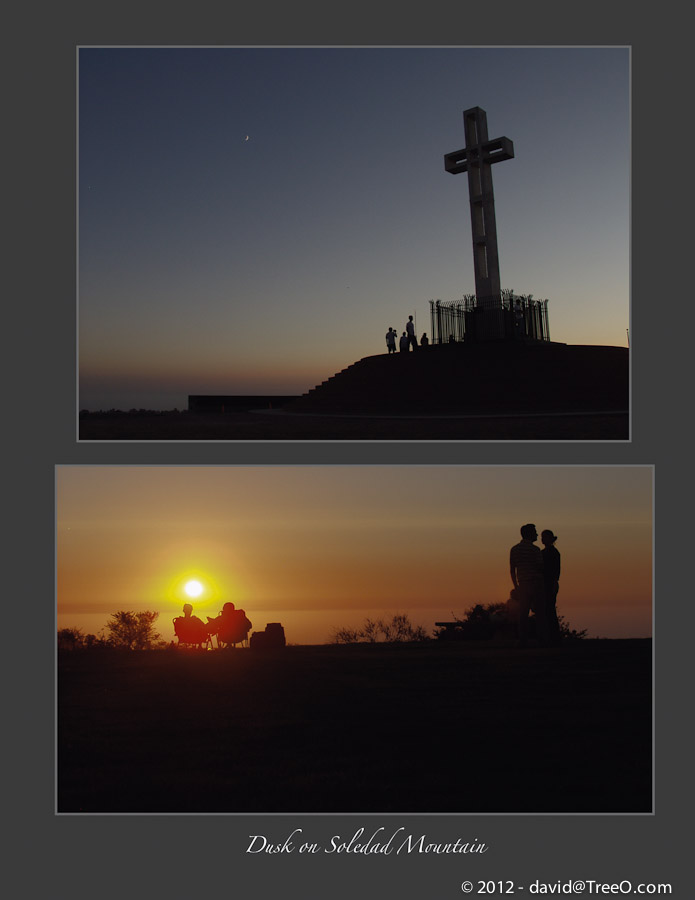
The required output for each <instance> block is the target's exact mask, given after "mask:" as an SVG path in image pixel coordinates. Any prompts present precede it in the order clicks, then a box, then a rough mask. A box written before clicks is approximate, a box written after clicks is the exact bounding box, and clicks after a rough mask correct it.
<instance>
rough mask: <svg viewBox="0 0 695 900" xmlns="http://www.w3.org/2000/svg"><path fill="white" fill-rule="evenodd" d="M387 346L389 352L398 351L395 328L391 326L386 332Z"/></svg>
mask: <svg viewBox="0 0 695 900" xmlns="http://www.w3.org/2000/svg"><path fill="white" fill-rule="evenodd" d="M386 348H387V350H388V352H389V353H395V352H396V332H395V331H394V330H393V328H389V330H388V331H387V332H386Z"/></svg>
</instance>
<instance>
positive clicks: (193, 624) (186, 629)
mask: <svg viewBox="0 0 695 900" xmlns="http://www.w3.org/2000/svg"><path fill="white" fill-rule="evenodd" d="M192 613H193V607H192V606H191V604H190V603H184V605H183V615H182V616H178V617H177V618H176V619H174V633H175V634H176V637H177V638H178V639H179V644H205V643H206V642H207V639H208V636H209V633H208V629H207V627H206V626H205V625H204V623H203V622H202V621H201V620H200V619H199V618H198V616H194V615H192Z"/></svg>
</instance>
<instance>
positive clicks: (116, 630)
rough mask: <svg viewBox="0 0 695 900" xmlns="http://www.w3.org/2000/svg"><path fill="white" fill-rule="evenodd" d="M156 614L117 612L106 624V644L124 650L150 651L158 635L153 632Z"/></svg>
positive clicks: (147, 612) (148, 611)
mask: <svg viewBox="0 0 695 900" xmlns="http://www.w3.org/2000/svg"><path fill="white" fill-rule="evenodd" d="M158 615H159V613H158V612H151V611H150V610H145V611H144V612H139V613H136V612H131V611H129V610H119V611H118V612H115V613H113V615H112V616H111V620H110V621H108V622H107V623H106V628H107V629H108V631H109V637H108V643H109V644H110V645H111V646H112V647H118V648H121V649H125V650H151V649H152V647H153V646H154V644H155V642H156V641H158V640H159V638H160V635H159V634H158V633H157V632H156V631H155V630H154V623H155V620H156V618H157V616H158Z"/></svg>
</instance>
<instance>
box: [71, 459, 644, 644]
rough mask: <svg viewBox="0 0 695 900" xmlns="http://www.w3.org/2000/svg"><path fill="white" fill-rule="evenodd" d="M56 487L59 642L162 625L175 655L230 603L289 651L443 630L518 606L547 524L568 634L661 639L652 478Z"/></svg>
mask: <svg viewBox="0 0 695 900" xmlns="http://www.w3.org/2000/svg"><path fill="white" fill-rule="evenodd" d="M56 487H57V617H58V627H59V628H60V627H67V626H76V627H82V628H83V630H85V631H86V632H88V633H97V631H98V630H99V628H100V627H103V626H104V625H105V623H106V621H107V620H108V618H109V616H110V615H111V614H112V613H114V612H116V611H117V610H120V609H133V610H142V609H153V610H156V611H158V612H159V614H160V615H159V619H158V621H157V625H156V627H157V630H158V631H160V632H161V634H162V637H163V638H165V639H167V640H170V639H171V638H172V637H173V629H172V627H171V620H172V618H173V617H174V616H177V615H180V614H181V609H182V607H183V604H184V603H186V602H190V603H192V604H193V607H194V614H195V615H198V616H200V617H201V618H202V619H203V620H205V617H206V616H208V615H209V616H211V617H213V616H216V615H217V614H218V613H219V611H220V609H221V607H222V604H223V603H224V602H226V601H228V600H231V601H232V602H234V603H235V604H236V605H237V607H241V608H244V609H245V610H246V612H247V615H248V616H249V618H250V619H251V621H252V622H253V625H254V630H263V628H264V627H265V625H266V624H267V622H268V621H281V622H283V624H284V626H285V631H286V634H287V639H288V642H290V643H323V642H326V641H328V640H330V639H331V636H332V633H333V632H334V631H335V630H336V629H337V628H339V627H343V626H355V625H358V624H360V623H361V622H362V621H363V620H364V618H366V617H368V616H369V617H372V618H378V617H390V615H392V614H394V613H396V612H405V613H407V614H408V615H409V617H410V619H411V621H412V622H413V623H414V624H419V625H423V626H424V627H425V628H426V629H427V630H428V631H430V632H431V631H432V629H433V628H434V622H435V621H439V620H441V619H442V618H446V619H450V618H451V615H452V613H453V614H455V615H459V616H461V615H463V614H464V612H465V610H466V609H468V608H470V607H471V606H472V605H474V604H475V603H492V602H503V601H505V600H506V599H507V598H508V596H509V590H510V588H511V582H510V579H509V571H508V554H509V548H510V547H511V545H512V544H514V543H516V542H517V541H518V540H519V527H520V526H521V525H522V524H523V523H524V522H535V523H536V525H537V526H538V527H539V529H540V528H544V527H550V528H552V529H553V530H554V531H555V533H556V534H558V536H559V540H558V544H557V546H558V549H559V550H560V552H561V553H562V577H561V581H560V595H559V597H558V611H559V613H560V614H562V615H564V616H565V617H566V619H567V620H568V621H569V623H570V625H571V626H572V627H575V628H588V630H589V634H590V636H602V637H646V636H649V635H651V622H652V471H651V469H650V468H649V467H644V466H635V467H619V466H616V467H592V466H577V467H572V466H567V467H563V466H557V467H537V466H520V467H505V466H499V467H498V466H487V467H486V466H294V467H293V466H287V467H262V466H255V467H254V466H249V467H245V466H230V467H216V466H213V467H196V466H181V467H177V466H174V467H166V466H152V467H141V466H122V467H110V466H92V467H88V466H74V467H63V466H61V467H58V469H57V470H56ZM192 580H196V581H198V582H200V584H201V586H202V592H201V594H200V596H199V597H194V598H191V597H190V596H189V595H188V594H187V593H186V590H185V586H186V584H187V583H188V582H190V581H192ZM98 623H101V624H100V625H98ZM97 625H98V627H97Z"/></svg>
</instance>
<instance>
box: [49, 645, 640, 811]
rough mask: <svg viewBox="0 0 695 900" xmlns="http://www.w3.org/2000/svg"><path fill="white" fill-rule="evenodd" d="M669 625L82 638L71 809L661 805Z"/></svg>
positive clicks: (67, 807) (69, 768) (68, 750)
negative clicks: (644, 633)
mask: <svg viewBox="0 0 695 900" xmlns="http://www.w3.org/2000/svg"><path fill="white" fill-rule="evenodd" d="M650 809H651V642H650V641H648V640H645V641H609V640H605V641H588V640H587V641H581V642H577V643H575V644H570V645H567V646H563V647H560V648H553V649H546V650H541V649H534V648H530V649H526V650H520V649H517V648H515V647H505V646H502V645H490V644H483V643H478V644H463V643H460V644H458V643H451V644H443V643H441V642H440V643H438V644H437V643H431V644H425V645H354V646H316V647H287V648H286V649H285V650H284V651H282V652H276V653H274V654H271V655H265V654H260V653H255V652H252V651H250V650H247V649H238V650H229V651H214V652H207V653H206V652H204V651H185V650H163V651H150V652H141V653H136V652H133V653H127V652H126V653H116V652H108V651H102V652H99V651H96V652H89V651H78V652H73V653H65V654H61V656H60V658H59V661H58V811H59V812H445V811H448V812H536V811H537V812H648V811H650Z"/></svg>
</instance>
